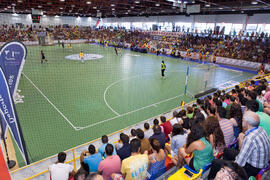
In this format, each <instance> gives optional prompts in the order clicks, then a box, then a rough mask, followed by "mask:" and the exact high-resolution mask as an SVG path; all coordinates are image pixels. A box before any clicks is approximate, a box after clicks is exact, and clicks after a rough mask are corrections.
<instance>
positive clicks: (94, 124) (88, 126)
mask: <svg viewBox="0 0 270 180" xmlns="http://www.w3.org/2000/svg"><path fill="white" fill-rule="evenodd" d="M183 95H184V94H180V95H177V96H175V97H171V98H168V99H165V100H162V101H159V102H157V103H153V104H150V105H148V106H144V107H141V108H139V109H136V110H133V111H129V112H126V113H124V114H121V115H119V116H115V117H112V118H109V119H105V120H103V121H99V122H96V123H93V124H90V125H87V126H84V127H77V129H75V130H76V131H79V130H82V129H85V128H90V127H93V126H96V125H98V124H102V123H104V122H107V121H111V120H113V119H116V118H119V117H122V116H126V115H128V114H131V113H134V112H137V111H140V110H143V109H146V108H149V107H151V106H153V107H156V105H158V104H161V103H163V102H167V101H170V100H172V99H175V98H178V97H181V96H183Z"/></svg>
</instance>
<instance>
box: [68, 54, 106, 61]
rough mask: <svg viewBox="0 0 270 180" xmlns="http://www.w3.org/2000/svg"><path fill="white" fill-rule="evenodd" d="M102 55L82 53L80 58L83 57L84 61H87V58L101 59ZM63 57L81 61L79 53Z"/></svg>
mask: <svg viewBox="0 0 270 180" xmlns="http://www.w3.org/2000/svg"><path fill="white" fill-rule="evenodd" d="M103 57H104V56H103V55H100V54H84V55H83V57H82V58H83V60H84V61H87V60H96V59H101V58H103ZM65 58H66V59H69V60H75V61H81V60H82V58H81V57H80V54H72V55H68V56H66V57H65Z"/></svg>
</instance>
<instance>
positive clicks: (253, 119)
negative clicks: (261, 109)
mask: <svg viewBox="0 0 270 180" xmlns="http://www.w3.org/2000/svg"><path fill="white" fill-rule="evenodd" d="M259 124H260V119H259V116H258V115H257V114H256V113H254V112H252V111H246V112H245V114H244V117H243V130H244V131H245V133H240V134H239V137H238V146H239V149H240V151H238V150H235V149H227V148H226V149H225V150H224V154H223V160H221V159H215V160H214V161H213V162H212V167H211V171H210V173H209V176H208V177H209V178H214V177H215V176H216V173H217V172H218V171H219V170H220V168H221V167H222V166H223V164H224V161H225V160H230V161H235V162H236V163H237V164H238V165H239V166H241V167H243V168H244V169H245V171H246V173H247V175H248V177H250V176H256V175H257V174H258V172H259V171H260V170H261V169H262V168H265V167H266V166H267V165H268V160H269V159H270V140H269V136H268V134H267V133H266V132H265V130H264V129H263V128H261V127H259Z"/></svg>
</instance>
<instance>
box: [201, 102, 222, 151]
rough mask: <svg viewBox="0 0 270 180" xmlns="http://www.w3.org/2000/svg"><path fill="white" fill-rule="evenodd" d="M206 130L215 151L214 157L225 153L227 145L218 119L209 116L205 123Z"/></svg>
mask: <svg viewBox="0 0 270 180" xmlns="http://www.w3.org/2000/svg"><path fill="white" fill-rule="evenodd" d="M220 107H221V106H220ZM204 129H205V133H206V137H207V139H208V141H209V142H210V143H211V144H212V148H213V149H214V155H217V154H218V153H221V152H223V150H224V148H225V146H226V145H225V141H224V135H223V132H222V130H221V128H220V125H219V122H218V119H217V118H216V117H215V116H209V117H208V118H207V119H206V121H205V122H204Z"/></svg>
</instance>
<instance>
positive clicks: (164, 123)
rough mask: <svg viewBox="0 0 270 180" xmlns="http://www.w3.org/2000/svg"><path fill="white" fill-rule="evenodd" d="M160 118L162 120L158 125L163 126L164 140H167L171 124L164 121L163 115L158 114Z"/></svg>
mask: <svg viewBox="0 0 270 180" xmlns="http://www.w3.org/2000/svg"><path fill="white" fill-rule="evenodd" d="M160 120H161V122H162V124H161V125H160V126H162V127H163V129H164V134H165V137H166V140H168V139H169V134H171V132H172V125H171V123H170V121H166V117H165V116H160Z"/></svg>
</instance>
